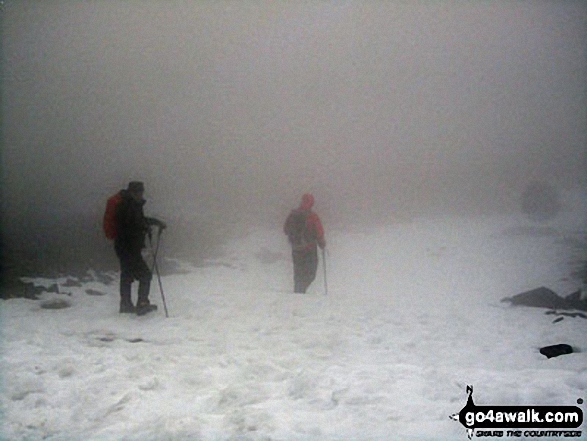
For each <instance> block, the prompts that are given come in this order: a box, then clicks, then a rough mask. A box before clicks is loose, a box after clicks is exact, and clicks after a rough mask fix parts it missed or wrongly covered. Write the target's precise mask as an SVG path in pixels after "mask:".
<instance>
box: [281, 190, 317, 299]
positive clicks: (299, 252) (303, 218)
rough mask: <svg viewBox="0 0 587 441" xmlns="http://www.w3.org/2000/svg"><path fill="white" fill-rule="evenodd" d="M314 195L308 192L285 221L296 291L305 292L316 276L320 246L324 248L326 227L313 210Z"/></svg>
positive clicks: (284, 228) (284, 229)
mask: <svg viewBox="0 0 587 441" xmlns="http://www.w3.org/2000/svg"><path fill="white" fill-rule="evenodd" d="M313 206H314V196H312V195H311V194H310V193H306V194H304V195H303V196H302V203H301V204H300V206H299V207H298V208H297V209H295V210H292V211H291V213H290V214H289V216H288V217H287V219H286V221H285V225H284V227H283V231H284V233H285V234H286V235H287V237H288V238H289V242H290V244H291V247H292V257H293V265H294V292H296V293H302V294H303V293H305V292H306V290H307V289H308V287H309V286H310V284H311V283H312V282H313V281H314V279H315V278H316V271H317V270H318V248H317V247H318V246H319V247H320V248H324V247H325V246H326V241H325V239H324V228H323V227H322V222H320V218H319V217H318V215H317V214H316V213H314V212H313V211H312V207H313Z"/></svg>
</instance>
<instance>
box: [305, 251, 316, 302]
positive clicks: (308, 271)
mask: <svg viewBox="0 0 587 441" xmlns="http://www.w3.org/2000/svg"><path fill="white" fill-rule="evenodd" d="M317 271H318V251H317V250H316V249H313V250H311V251H306V252H305V253H304V264H303V278H302V279H303V282H302V283H303V290H304V292H306V291H307V290H308V288H309V287H310V285H311V284H312V282H313V281H314V280H315V279H316V272H317Z"/></svg>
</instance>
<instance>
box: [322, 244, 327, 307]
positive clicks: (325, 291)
mask: <svg viewBox="0 0 587 441" xmlns="http://www.w3.org/2000/svg"><path fill="white" fill-rule="evenodd" d="M322 266H323V267H324V295H325V296H327V295H328V280H327V279H326V248H322Z"/></svg>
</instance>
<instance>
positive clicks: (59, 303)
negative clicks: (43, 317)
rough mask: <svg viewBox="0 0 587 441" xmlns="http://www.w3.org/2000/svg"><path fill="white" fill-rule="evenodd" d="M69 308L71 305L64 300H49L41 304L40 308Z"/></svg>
mask: <svg viewBox="0 0 587 441" xmlns="http://www.w3.org/2000/svg"><path fill="white" fill-rule="evenodd" d="M70 307H71V303H69V302H68V301H67V300H65V299H51V300H45V301H44V302H42V303H41V308H43V309H65V308H70Z"/></svg>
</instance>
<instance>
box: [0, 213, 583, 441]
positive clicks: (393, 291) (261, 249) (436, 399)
mask: <svg viewBox="0 0 587 441" xmlns="http://www.w3.org/2000/svg"><path fill="white" fill-rule="evenodd" d="M523 223H524V221H523V220H521V219H516V218H509V217H502V218H478V219H456V218H451V219H448V218H445V219H434V220H426V221H424V220H422V221H414V222H412V223H406V224H400V225H395V226H391V227H385V228H381V229H378V230H370V231H368V230H365V231H362V232H360V231H355V232H353V233H346V234H343V233H342V232H331V233H330V234H329V235H328V236H327V240H328V255H327V275H328V290H329V292H328V296H325V295H324V283H323V282H324V281H323V268H322V266H320V267H319V270H318V277H317V279H316V281H315V282H314V284H313V285H312V287H311V290H310V292H309V293H308V294H307V295H295V294H292V293H291V286H290V285H292V277H293V276H292V268H291V259H290V256H289V251H288V248H287V242H286V240H285V238H284V237H283V236H282V235H281V234H280V232H279V231H257V232H252V233H251V234H249V235H247V236H246V237H243V238H242V239H240V240H238V241H235V242H233V243H231V244H229V246H227V248H226V253H225V257H223V258H222V259H220V260H216V261H210V262H209V264H208V265H206V266H204V267H199V268H195V267H187V269H188V271H187V272H186V273H185V274H174V275H169V276H165V277H163V280H162V282H163V287H164V289H165V295H166V298H167V303H168V307H169V313H170V317H169V318H165V316H164V313H163V305H162V304H161V298H160V293H159V290H158V286H157V283H156V280H154V283H153V285H152V290H151V299H152V301H153V302H154V303H158V304H159V311H158V312H156V313H154V314H150V315H148V316H145V317H136V316H134V315H120V314H118V286H117V283H116V282H115V283H113V284H111V285H105V284H101V283H99V282H92V283H88V284H84V285H83V286H82V287H78V288H75V287H73V288H62V289H60V290H61V291H62V292H63V291H70V292H71V297H68V299H69V300H70V301H71V302H72V307H71V308H68V309H62V310H43V309H41V308H40V307H39V302H38V301H32V300H26V299H13V300H10V301H5V302H3V304H2V330H3V333H2V341H3V345H2V372H3V373H4V375H3V380H4V381H3V387H2V394H1V395H0V399H1V401H0V402H1V404H2V420H3V424H2V432H1V433H2V435H3V439H11V440H16V439H27V440H28V439H50V440H77V439H80V440H81V439H86V440H110V439H117V440H167V439H174V440H182V439H185V440H187V439H203V440H218V439H222V440H224V439H239V440H246V439H250V440H269V439H272V440H291V439H296V440H297V439H300V440H324V439H329V440H330V439H332V440H343V439H345V440H347V439H357V440H367V439H369V440H375V439H377V440H384V439H385V440H388V439H420V440H426V439H430V440H432V439H455V440H463V439H466V434H465V430H464V428H463V427H462V426H461V425H460V424H458V423H456V422H454V421H451V420H450V419H449V418H448V417H449V415H450V414H453V413H456V412H458V411H459V410H460V409H461V408H462V407H463V406H464V404H465V403H466V393H465V387H466V385H467V384H472V385H474V387H475V400H476V403H478V404H482V403H484V404H496V405H498V404H499V405H516V404H520V405H527V404H536V405H546V404H554V405H574V404H576V400H577V399H578V398H584V395H585V394H584V391H585V390H586V388H587V368H586V367H585V366H586V364H585V354H584V353H575V354H571V355H567V356H563V357H558V358H553V359H546V358H545V357H544V356H542V355H541V354H540V353H539V352H538V349H539V348H540V347H541V346H545V345H548V344H555V343H563V342H564V343H569V344H571V345H572V346H575V347H579V348H585V349H586V350H587V345H586V344H585V332H586V331H587V321H585V320H583V319H581V318H576V319H572V318H566V319H565V320H563V321H561V322H559V323H556V324H553V323H552V320H553V316H548V315H544V310H543V309H535V308H512V307H509V306H508V305H507V304H504V303H501V302H500V299H501V298H503V297H506V296H511V295H514V294H517V293H518V292H521V291H524V290H528V289H532V288H535V287H538V286H541V285H545V286H549V287H550V288H551V289H554V290H555V291H557V292H560V293H561V294H568V293H570V292H571V291H572V290H574V289H576V286H575V285H574V284H573V281H570V280H568V279H566V278H565V277H564V276H565V275H566V272H565V271H567V270H566V269H565V263H566V260H565V259H566V257H565V249H564V246H563V245H562V243H561V240H560V238H561V237H563V236H564V235H566V234H575V228H574V227H575V226H574V225H571V226H569V225H568V224H565V223H562V222H561V224H560V225H556V226H555V227H556V235H554V236H553V235H536V234H508V231H512V230H511V228H512V227H516V226H519V225H522V224H523ZM161 253H162V254H161V256H164V253H165V250H164V247H163V248H162V249H161ZM162 258H163V257H162ZM321 265H322V263H321ZM37 282H38V283H39V284H42V283H54V282H55V281H44V280H40V279H39V280H38V281H37ZM57 282H58V283H60V285H62V284H63V283H64V280H58V281H57ZM88 288H92V289H96V290H98V291H102V292H104V293H105V295H104V296H89V295H86V294H85V290H86V289H88ZM135 289H136V288H135ZM51 296H63V294H61V295H59V294H51Z"/></svg>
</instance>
